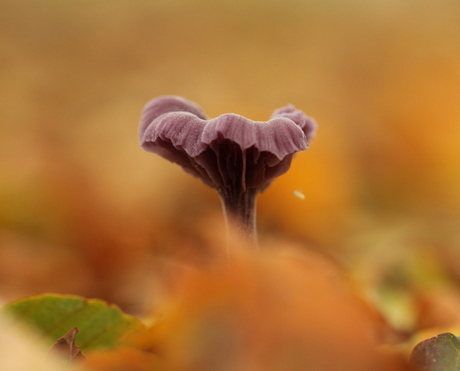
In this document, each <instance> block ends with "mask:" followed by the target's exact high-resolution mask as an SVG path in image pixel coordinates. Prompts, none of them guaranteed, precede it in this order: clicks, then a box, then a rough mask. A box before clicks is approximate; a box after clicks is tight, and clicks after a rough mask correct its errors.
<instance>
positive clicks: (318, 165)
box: [0, 0, 460, 358]
mask: <svg viewBox="0 0 460 371" xmlns="http://www.w3.org/2000/svg"><path fill="white" fill-rule="evenodd" d="M459 13H460V3H459V2H458V1H454V0H441V1H438V2H430V1H415V0H408V1H404V2H397V1H387V0H385V1H384V0H372V1H363V0H358V1H353V2H339V1H336V0H327V1H309V2H306V1H300V0H291V1H284V2H282V1H280V0H270V1H262V0H250V1H242V0H232V1H229V0H219V1H210V0H193V1H185V0H178V1H166V0H156V1H147V0H134V1H129V2H128V1H112V2H108V1H103V0H96V1H94V0H93V1H89V0H83V1H79V2H62V1H58V0H46V1H36V0H32V1H30V0H14V1H13V0H0V96H1V99H0V159H1V160H0V296H1V297H3V298H4V299H5V300H8V301H9V300H15V299H18V298H21V297H24V296H29V295H35V294H40V293H43V292H56V293H65V294H78V295H83V296H85V297H99V298H101V299H104V300H108V301H110V302H114V303H116V304H118V305H120V306H121V307H122V308H123V309H124V310H126V311H128V312H129V313H136V314H146V313H151V311H152V310H155V309H157V308H159V307H160V306H161V305H160V304H161V303H163V300H164V298H166V297H168V295H170V292H171V290H172V291H174V290H175V285H176V284H175V275H176V274H177V271H182V270H187V269H195V268H196V267H206V266H207V265H208V264H209V262H210V261H211V259H212V256H213V249H214V248H215V246H216V245H219V244H220V243H221V242H222V238H224V237H223V236H225V231H224V226H223V220H222V216H221V214H220V204H219V200H218V198H217V196H216V195H215V194H214V192H213V191H212V190H209V189H207V188H206V187H205V186H204V185H202V184H201V183H200V182H199V181H198V180H196V179H193V178H191V177H190V176H188V175H187V174H184V173H183V172H182V171H181V170H180V169H179V168H178V167H177V166H174V165H172V164H169V163H167V162H166V161H164V160H163V159H161V158H157V157H155V156H151V155H148V154H146V153H145V152H143V151H142V150H141V149H140V148H139V146H138V142H137V135H136V134H137V124H138V120H139V118H140V112H141V109H142V107H143V105H144V104H145V103H146V102H147V101H148V100H150V99H151V98H153V97H155V96H158V95H164V94H175V95H182V96H184V97H186V98H188V99H190V100H192V101H194V102H197V103H199V104H200V105H201V106H202V108H203V109H204V110H205V111H206V112H207V113H208V115H209V116H210V117H213V116H217V115H219V114H221V113H224V112H236V113H239V114H242V115H245V116H248V117H250V118H252V119H256V120H266V119H267V118H268V117H269V116H270V114H271V112H272V111H273V110H274V109H275V108H278V107H281V106H283V105H285V104H287V103H292V104H294V105H295V106H296V107H297V108H299V109H302V110H303V111H305V112H306V113H307V114H308V115H311V116H312V117H315V119H316V120H317V121H318V123H319V131H318V135H317V138H315V139H314V140H313V141H312V143H311V146H310V149H309V150H308V151H305V152H303V153H300V154H299V155H298V156H297V157H296V158H295V159H294V161H293V165H292V167H291V170H290V171H289V172H288V173H287V174H285V175H284V176H282V177H280V178H279V179H277V180H276V181H275V182H274V183H273V185H272V186H271V187H270V188H268V189H267V190H266V191H265V192H264V194H262V195H261V196H260V200H259V205H258V224H259V236H260V245H261V247H262V248H264V249H265V248H266V249H272V248H275V249H276V248H277V246H284V243H286V241H290V242H289V243H291V242H293V241H295V243H297V244H299V245H301V246H302V249H305V250H315V251H318V252H321V254H324V255H327V256H329V257H331V258H333V259H334V260H335V261H337V262H339V263H340V264H341V265H342V266H343V267H344V268H345V270H346V272H347V274H348V275H349V277H350V278H351V279H352V281H353V282H354V284H355V285H356V287H357V291H358V292H361V293H362V295H363V297H364V298H365V299H366V300H368V301H369V302H371V303H372V304H374V305H376V307H377V308H379V310H380V311H382V313H384V316H385V317H386V319H387V320H388V321H390V322H391V324H392V325H393V326H395V327H396V328H397V329H398V330H399V331H401V333H400V334H399V335H398V336H401V337H402V338H405V339H407V337H409V336H412V335H414V334H416V333H417V331H421V330H427V331H429V330H430V329H433V328H441V327H443V328H444V327H449V328H454V329H455V328H457V327H458V326H459V325H460V324H459V322H460V319H459V318H458V315H457V314H456V313H458V308H460V295H459V291H458V284H459V282H460V264H459V263H458V262H460V259H459V258H460V248H459V246H460V233H459V231H458V222H459V212H460V187H459V184H460V146H458V141H459V140H460V125H459V122H460V106H459V104H458V101H459V97H460V64H459V63H458V60H460V23H459V22H458V17H459ZM297 190H298V191H301V192H302V193H303V194H304V195H305V199H304V200H301V199H299V198H298V197H295V194H294V192H295V191H297ZM191 267H195V268H191ZM69 272H71V279H62V277H68V276H69ZM414 336H417V335H414ZM127 352H128V353H129V352H130V351H127ZM133 357H134V358H136V357H137V355H133ZM139 357H141V358H142V357H143V356H139Z"/></svg>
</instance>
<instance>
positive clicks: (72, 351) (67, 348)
mask: <svg viewBox="0 0 460 371" xmlns="http://www.w3.org/2000/svg"><path fill="white" fill-rule="evenodd" d="M77 333H78V329H77V328H76V327H74V328H73V329H71V330H70V331H69V332H68V333H67V334H65V335H64V336H62V337H61V338H59V339H58V340H57V341H56V343H55V344H54V345H53V346H52V347H51V349H50V354H55V355H57V356H58V357H60V358H61V359H63V360H65V361H66V363H72V362H73V361H74V360H77V359H83V358H85V356H84V355H83V354H82V353H81V350H80V348H79V347H77V346H75V335H77Z"/></svg>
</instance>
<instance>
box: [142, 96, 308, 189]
mask: <svg viewBox="0 0 460 371" xmlns="http://www.w3.org/2000/svg"><path fill="white" fill-rule="evenodd" d="M316 127H317V125H316V122H315V121H314V120H313V119H312V118H310V117H308V116H306V115H305V114H304V113H303V112H302V111H299V110H296V109H295V107H294V106H292V105H289V106H286V107H283V108H280V109H278V110H276V111H275V112H274V113H273V115H272V116H271V118H270V120H268V121H266V122H263V121H252V120H249V119H247V118H245V117H243V116H240V115H237V114H233V113H228V114H223V115H221V116H218V117H216V118H214V119H207V118H206V115H205V114H204V112H203V111H202V110H201V108H200V107H198V106H197V105H196V104H194V103H192V102H190V101H188V100H186V99H184V98H181V97H176V96H163V97H159V98H156V99H153V100H152V101H150V102H149V103H147V105H146V106H145V108H144V110H143V113H142V118H141V122H140V126H139V139H140V143H141V146H142V148H143V149H145V150H146V151H149V152H153V153H156V154H158V155H160V156H162V157H163V158H165V159H167V160H169V161H171V162H174V163H177V164H179V165H180V166H182V168H183V169H184V170H185V171H187V172H188V173H190V174H192V175H194V176H196V177H198V178H200V179H201V180H202V181H203V182H204V183H205V184H207V185H209V186H211V187H213V188H216V189H218V190H222V189H224V190H225V189H227V190H233V191H237V192H239V191H245V190H246V189H247V188H258V189H260V190H263V189H265V188H266V187H267V186H268V185H269V184H270V182H271V181H272V180H273V179H274V178H275V177H277V176H279V175H281V174H283V173H285V172H286V171H287V170H288V169H289V166H290V163H291V160H292V156H293V155H294V153H296V152H299V151H302V150H305V149H307V148H308V141H309V140H310V139H311V138H313V136H314V134H315V132H316Z"/></svg>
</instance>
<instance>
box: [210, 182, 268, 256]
mask: <svg viewBox="0 0 460 371" xmlns="http://www.w3.org/2000/svg"><path fill="white" fill-rule="evenodd" d="M218 193H219V196H220V199H221V201H222V207H223V211H224V216H225V221H226V223H227V232H228V241H229V243H230V241H231V240H232V228H235V229H236V231H235V232H236V233H238V234H240V235H241V236H242V237H243V238H244V239H246V240H247V241H248V242H250V243H251V244H252V245H253V246H254V247H255V248H257V231H256V199H257V195H258V193H259V192H258V190H257V189H247V190H246V191H244V192H228V191H227V190H226V189H221V190H219V191H218Z"/></svg>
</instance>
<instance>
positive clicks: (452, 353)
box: [410, 333, 460, 371]
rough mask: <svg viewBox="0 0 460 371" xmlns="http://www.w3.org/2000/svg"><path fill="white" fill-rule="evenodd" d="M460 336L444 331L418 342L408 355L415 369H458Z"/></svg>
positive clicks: (420, 370) (437, 370)
mask: <svg viewBox="0 0 460 371" xmlns="http://www.w3.org/2000/svg"><path fill="white" fill-rule="evenodd" d="M459 356H460V338H459V337H457V336H455V335H453V334H451V333H444V334H440V335H437V336H435V337H433V338H431V339H428V340H425V341H422V342H421V343H419V344H418V345H417V346H416V347H415V348H414V350H413V351H412V354H411V356H410V364H411V365H412V366H413V367H414V368H415V370H417V371H460V363H459V362H458V360H459Z"/></svg>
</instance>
